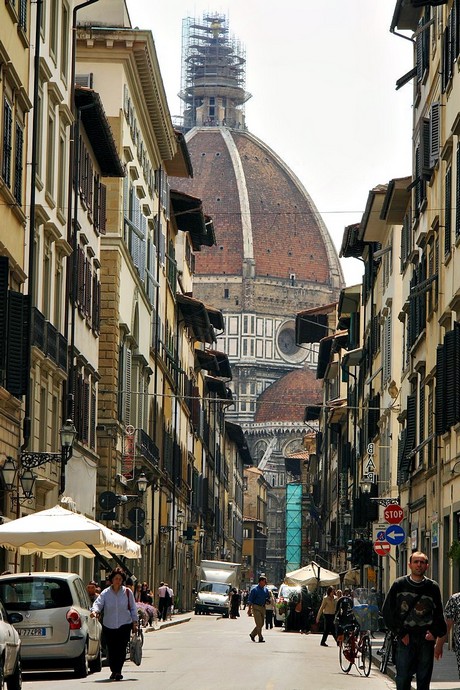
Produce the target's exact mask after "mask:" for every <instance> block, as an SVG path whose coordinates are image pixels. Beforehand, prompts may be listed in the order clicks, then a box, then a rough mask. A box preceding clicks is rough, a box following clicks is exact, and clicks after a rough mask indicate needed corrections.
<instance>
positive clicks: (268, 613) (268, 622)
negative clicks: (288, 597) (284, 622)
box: [265, 589, 276, 630]
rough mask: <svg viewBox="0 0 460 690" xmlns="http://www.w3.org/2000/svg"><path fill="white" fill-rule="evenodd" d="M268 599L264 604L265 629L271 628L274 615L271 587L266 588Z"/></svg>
mask: <svg viewBox="0 0 460 690" xmlns="http://www.w3.org/2000/svg"><path fill="white" fill-rule="evenodd" d="M268 594H269V599H268V601H267V603H266V604H265V630H268V629H269V628H270V630H271V629H272V628H273V617H274V615H275V606H276V604H275V597H274V596H273V592H272V591H271V589H269V590H268Z"/></svg>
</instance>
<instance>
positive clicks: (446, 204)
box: [444, 166, 452, 255]
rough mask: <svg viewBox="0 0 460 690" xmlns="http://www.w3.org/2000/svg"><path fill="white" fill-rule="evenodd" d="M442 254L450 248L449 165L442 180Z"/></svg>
mask: <svg viewBox="0 0 460 690" xmlns="http://www.w3.org/2000/svg"><path fill="white" fill-rule="evenodd" d="M444 185H445V187H444V254H445V255H446V254H450V252H451V250H452V168H451V167H450V166H449V167H448V168H447V171H446V176H445V180H444Z"/></svg>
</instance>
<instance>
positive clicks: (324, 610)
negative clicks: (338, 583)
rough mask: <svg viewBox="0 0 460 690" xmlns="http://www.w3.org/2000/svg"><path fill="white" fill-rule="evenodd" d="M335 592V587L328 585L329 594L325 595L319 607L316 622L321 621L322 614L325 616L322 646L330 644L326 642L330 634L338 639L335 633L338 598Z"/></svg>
mask: <svg viewBox="0 0 460 690" xmlns="http://www.w3.org/2000/svg"><path fill="white" fill-rule="evenodd" d="M334 594H335V589H334V587H328V588H327V594H326V596H325V597H323V601H322V602H321V606H320V607H319V611H318V614H317V616H316V622H317V623H319V619H320V618H321V614H323V616H324V632H323V636H322V638H321V642H320V644H321V647H327V646H328V645H327V644H326V640H327V638H328V635H332V637H333V638H334V640H335V639H336V635H335V626H334V616H335V607H336V598H335V596H334Z"/></svg>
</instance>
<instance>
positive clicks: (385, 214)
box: [380, 177, 412, 225]
mask: <svg viewBox="0 0 460 690" xmlns="http://www.w3.org/2000/svg"><path fill="white" fill-rule="evenodd" d="M411 183H412V177H396V178H394V179H393V180H390V182H389V183H388V189H387V193H386V194H385V199H384V202H383V206H382V210H381V212H380V218H381V219H382V220H385V221H386V222H387V223H390V224H392V225H402V223H403V221H404V216H405V215H406V213H407V208H408V206H409V204H410V200H411Z"/></svg>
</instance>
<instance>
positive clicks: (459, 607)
mask: <svg viewBox="0 0 460 690" xmlns="http://www.w3.org/2000/svg"><path fill="white" fill-rule="evenodd" d="M444 616H445V618H446V623H447V630H448V632H450V631H451V630H452V628H453V629H454V632H453V643H454V648H455V656H456V657H457V668H458V677H459V678H460V592H457V593H456V594H452V596H451V597H450V598H449V599H448V601H447V604H446V608H445V609H444Z"/></svg>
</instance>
